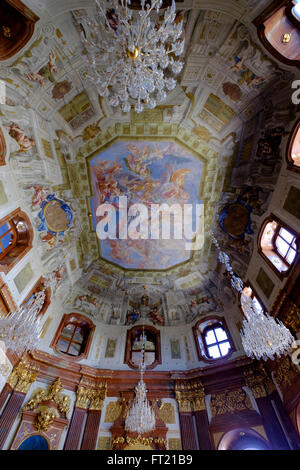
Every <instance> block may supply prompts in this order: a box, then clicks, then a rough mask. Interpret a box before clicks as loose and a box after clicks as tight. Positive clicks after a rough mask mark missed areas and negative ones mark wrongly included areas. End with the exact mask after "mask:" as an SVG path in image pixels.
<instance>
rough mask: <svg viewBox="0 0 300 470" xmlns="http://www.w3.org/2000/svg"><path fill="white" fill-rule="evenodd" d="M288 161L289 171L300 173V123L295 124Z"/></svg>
mask: <svg viewBox="0 0 300 470" xmlns="http://www.w3.org/2000/svg"><path fill="white" fill-rule="evenodd" d="M286 159H287V163H288V164H287V167H288V169H289V170H293V171H296V172H297V173H298V172H299V173H300V121H298V122H297V123H296V124H295V126H294V128H293V130H292V132H291V135H290V138H289V142H288V146H287V154H286Z"/></svg>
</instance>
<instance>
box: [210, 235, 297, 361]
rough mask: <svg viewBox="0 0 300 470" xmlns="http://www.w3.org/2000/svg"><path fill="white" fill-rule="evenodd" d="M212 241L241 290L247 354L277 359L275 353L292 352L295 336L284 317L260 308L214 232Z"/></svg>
mask: <svg viewBox="0 0 300 470" xmlns="http://www.w3.org/2000/svg"><path fill="white" fill-rule="evenodd" d="M212 241H213V243H214V245H215V246H216V248H217V250H218V252H219V261H220V262H221V263H222V264H225V268H226V271H227V272H228V273H229V274H230V278H231V279H230V280H231V285H232V287H233V288H234V289H235V290H237V291H238V292H240V294H241V307H242V310H243V312H244V315H245V317H246V318H245V319H244V320H243V323H242V329H241V331H240V334H241V338H242V344H243V348H244V350H245V353H246V354H247V356H249V357H251V358H252V359H258V360H259V359H263V360H265V361H266V360H267V359H268V358H269V359H272V360H274V359H275V355H277V356H278V357H280V356H281V355H286V354H288V353H289V352H291V350H292V343H293V342H294V338H293V336H292V334H291V332H290V330H288V329H287V328H286V327H285V326H284V324H283V323H282V322H281V321H278V320H277V319H275V318H273V317H271V316H270V315H269V314H268V313H264V312H263V311H262V310H259V309H258V307H257V306H256V305H255V303H254V302H253V299H252V298H251V297H250V296H247V295H246V294H245V293H244V292H243V287H244V285H243V281H242V280H241V279H240V278H239V277H237V276H235V274H234V272H233V269H232V267H231V265H230V259H229V256H228V255H227V254H226V253H225V252H224V251H221V248H220V245H219V243H218V241H217V240H216V238H215V237H214V236H212Z"/></svg>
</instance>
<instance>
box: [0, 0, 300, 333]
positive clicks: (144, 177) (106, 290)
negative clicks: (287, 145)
mask: <svg viewBox="0 0 300 470" xmlns="http://www.w3.org/2000/svg"><path fill="white" fill-rule="evenodd" d="M268 3H269V2H268V1H267V0H229V1H226V2H225V1H221V0H214V1H211V2H205V1H200V0H185V1H182V2H176V4H177V8H178V10H180V11H181V12H182V15H183V17H184V35H185V51H184V63H185V66H184V68H183V71H182V72H181V74H180V77H179V80H178V85H177V86H176V88H175V89H174V90H173V91H172V92H170V93H169V94H168V97H167V100H166V101H165V102H164V103H163V104H162V105H160V106H158V107H156V108H155V109H148V110H146V111H144V112H143V113H141V114H137V113H135V111H134V110H133V109H132V110H131V112H130V113H122V112H121V110H120V109H118V108H117V109H115V108H112V107H111V106H109V104H108V103H107V101H106V100H105V99H102V98H101V97H100V96H99V93H98V91H97V88H96V86H95V84H94V83H92V82H91V81H89V80H88V78H87V72H88V67H87V64H86V62H85V55H86V53H85V50H84V47H83V45H82V42H81V40H80V34H81V31H82V30H81V25H80V22H81V20H82V18H83V17H84V16H85V15H87V14H88V15H91V16H93V14H94V3H93V2H92V1H88V0H82V1H80V2H78V1H75V0H68V1H64V2H60V1H53V0H43V1H40V2H36V1H35V0H27V1H26V5H27V6H28V7H29V8H31V9H32V10H33V11H34V12H35V14H36V15H37V16H38V17H39V18H40V20H39V21H37V23H36V25H35V29H34V33H33V35H32V37H31V39H30V41H29V42H28V43H27V44H26V46H25V47H24V48H23V49H21V51H20V53H18V54H17V55H16V56H14V57H11V58H9V59H8V60H5V61H1V63H0V79H1V80H3V81H4V83H5V86H6V100H5V103H4V104H2V105H1V110H0V111H1V115H0V119H1V122H0V131H2V132H3V135H4V136H5V139H6V142H7V143H8V144H9V145H10V146H11V149H12V148H13V152H12V153H11V155H10V157H9V159H10V163H11V166H12V168H13V169H14V170H15V172H16V174H17V177H18V181H19V182H20V187H21V188H22V189H24V194H25V198H24V200H25V202H26V204H28V207H29V209H30V211H31V212H32V214H33V217H34V220H35V221H36V227H37V230H38V227H39V226H40V224H41V219H40V218H39V217H38V213H39V212H40V211H41V209H42V208H43V207H42V206H43V203H44V202H45V200H46V197H48V196H49V195H51V194H52V195H54V196H53V197H55V198H56V199H57V200H58V201H60V200H63V201H64V202H65V203H66V204H67V205H68V207H70V210H71V211H72V214H73V219H74V220H73V224H72V226H70V227H67V230H66V233H65V235H64V236H63V235H61V236H60V237H58V236H57V237H56V236H54V235H55V234H54V235H53V233H52V232H53V231H52V232H51V231H46V230H44V232H43V233H42V236H43V238H42V240H41V243H43V244H42V245H41V248H39V249H40V250H41V253H42V257H43V260H45V264H46V263H48V265H50V264H51V263H52V264H53V266H54V259H55V258H56V259H58V258H60V256H61V253H62V251H60V250H62V249H65V248H66V247H67V248H68V250H69V251H71V246H72V247H73V248H74V247H75V248H76V252H77V259H78V260H79V263H80V266H81V267H83V268H84V274H83V277H82V279H81V280H80V282H79V283H78V285H76V286H75V287H74V288H73V291H72V293H71V294H70V296H69V298H68V302H69V304H71V305H80V302H87V303H86V304H85V308H86V309H87V310H88V309H93V308H94V307H95V304H97V305H98V306H99V305H102V306H103V308H102V307H101V309H100V310H99V308H98V309H97V312H98V313H97V315H98V317H99V318H98V319H101V320H102V321H105V322H112V323H113V322H115V323H118V322H122V323H123V324H124V323H125V322H126V309H127V307H128V305H129V303H128V302H131V303H132V306H133V305H136V306H138V305H139V303H140V299H141V296H142V292H143V286H146V287H147V292H148V293H149V296H150V293H152V294H151V295H152V296H153V300H151V302H150V304H151V306H153V305H154V304H158V303H159V309H161V310H162V311H164V312H165V317H164V318H165V320H164V321H165V324H177V323H180V322H183V321H190V320H191V319H192V318H194V316H193V315H196V314H199V311H202V310H203V311H205V309H207V308H208V309H211V308H212V306H213V305H214V308H217V306H216V305H217V303H218V305H219V307H220V305H221V301H220V298H219V297H220V296H219V294H218V293H220V292H222V295H223V294H224V295H226V292H227V291H226V289H228V286H227V284H226V279H224V276H223V277H222V275H221V274H220V273H216V271H214V269H215V262H214V253H213V251H212V249H211V242H210V236H209V232H210V230H211V229H212V228H213V229H214V230H215V232H217V236H218V238H219V239H220V240H221V243H222V244H223V245H224V246H225V247H226V248H227V249H228V250H229V251H230V252H231V253H232V256H233V264H234V269H236V270H237V272H239V274H242V271H243V270H244V271H245V266H246V264H247V262H249V259H250V256H251V253H252V250H253V245H254V234H255V229H256V223H257V221H258V219H259V217H260V216H261V214H263V213H264V212H265V211H266V208H267V205H268V201H269V195H270V193H271V192H272V190H273V188H274V185H275V183H276V178H277V176H278V174H279V171H280V159H281V155H280V154H279V153H278V152H277V153H278V154H277V153H276V151H277V150H276V149H275V148H274V149H272V150H274V152H273V157H272V158H273V160H272V161H270V162H269V164H266V162H265V161H264V162H262V157H261V156H262V154H260V153H259V151H257V153H256V152H255V146H256V144H258V141H259V139H261V140H264V141H265V142H270V139H271V138H272V139H273V137H274V136H275V137H276V139H277V140H276V142H275V144H276V146H277V147H278V148H279V145H280V142H281V138H282V137H283V136H284V129H281V130H278V129H277V130H276V129H275V125H274V124H273V123H272V116H273V115H277V116H280V118H281V119H282V121H283V122H284V123H286V124H288V123H289V122H290V120H291V119H292V118H293V116H291V115H290V114H289V113H290V111H288V110H287V108H288V107H287V105H286V104H285V101H284V100H285V97H284V96H283V97H282V101H280V100H279V101H278V102H276V103H275V102H273V101H272V100H273V96H275V95H276V93H278V91H281V90H283V89H285V88H286V87H287V86H289V84H290V83H291V81H292V80H293V77H294V69H293V68H292V67H289V66H282V65H281V64H279V63H278V62H275V61H274V60H273V59H272V57H271V56H270V55H269V54H266V52H265V51H264V50H263V49H262V47H261V45H260V44H259V40H258V38H257V35H256V29H255V27H254V25H253V24H252V21H253V19H254V18H255V17H256V16H257V15H258V14H259V13H260V12H261V11H262V10H263V9H264V8H265V6H266V5H267V4H268ZM37 4H38V5H37ZM0 135H1V132H0ZM273 140H274V139H273ZM275 144H274V145H275ZM275 150H276V151H275ZM4 153H5V152H4ZM4 153H3V155H2V157H3V158H7V159H8V156H7V155H6V157H5V154H4ZM24 175H25V176H24ZM253 175H254V176H253ZM251 178H252V179H251ZM256 185H257V186H256ZM119 195H126V196H128V199H129V201H130V202H131V203H132V202H134V203H141V202H142V203H144V204H146V206H147V207H148V206H149V205H150V204H151V203H157V204H161V203H169V204H173V203H180V204H183V203H193V204H195V203H197V202H200V201H202V202H203V203H204V229H205V230H204V234H205V238H204V245H203V248H202V249H201V250H198V251H193V252H190V251H189V250H185V249H184V248H185V247H184V246H183V245H184V240H183V241H180V240H139V241H136V240H134V241H132V240H102V241H99V239H98V237H97V234H96V231H95V229H96V225H97V222H99V219H97V217H96V209H97V206H98V205H99V204H100V203H112V204H115V203H116V198H117V196H119ZM54 217H55V216H54ZM129 221H130V220H129ZM45 242H46V243H45ZM45 247H46V248H45ZM219 274H220V276H219ZM218 276H219V278H218V279H216V278H217V277H218ZM136 288H138V289H139V290H138V292H136V291H135V290H134V289H136ZM87 292H88V294H87ZM174 292H175V293H176V295H175V294H174ZM228 292H230V289H229V290H228ZM116 293H118V298H117V299H116ZM84 295H88V296H92V297H93V296H94V297H95V298H92V297H89V299H85V300H84V299H81V300H80V299H79V297H78V296H81V297H82V296H84ZM228 295H229V294H228ZM205 298H206V299H209V298H211V299H212V300H210V301H208V302H207V301H206V300H205V301H203V302H202V301H201V299H205ZM124 299H125V300H124ZM197 299H198V300H197ZM199 299H200V300H199ZM192 300H194V304H193V306H192V307H191V306H190V304H191V302H192ZM123 301H124V303H123ZM195 302H196V304H195ZM87 304H89V306H87ZM112 304H113V305H114V309H113V312H114V313H113V315H112V317H111V316H110V315H111V308H112ZM93 305H94V307H93ZM130 305H131V304H130ZM176 305H181V307H180V308H181V310H180V312H179V313H178V318H177V317H176V315H177V313H176V312H175V310H176V309H175V306H176ZM104 307H105V308H104ZM193 309H194V310H193ZM108 311H109V312H110V314H108V313H107V312H108ZM193 311H194V313H193ZM99 312H100V313H99ZM118 312H119V313H118ZM174 312H175V313H174ZM197 312H198V313H197ZM101 315H102V316H101ZM100 317H101V318H100Z"/></svg>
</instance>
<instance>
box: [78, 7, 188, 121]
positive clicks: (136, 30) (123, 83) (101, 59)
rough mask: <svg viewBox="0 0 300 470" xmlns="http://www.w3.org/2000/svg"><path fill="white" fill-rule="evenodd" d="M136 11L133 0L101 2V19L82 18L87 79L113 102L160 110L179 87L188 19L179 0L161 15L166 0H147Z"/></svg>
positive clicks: (124, 107) (98, 15)
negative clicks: (182, 17) (184, 26)
mask: <svg viewBox="0 0 300 470" xmlns="http://www.w3.org/2000/svg"><path fill="white" fill-rule="evenodd" d="M140 3H141V8H140V10H139V11H134V10H132V9H131V8H130V4H131V2H130V0H109V1H106V0H104V1H103V0H102V1H99V0H96V15H95V18H89V17H85V18H83V19H82V20H81V24H82V28H83V31H82V34H81V38H82V41H83V43H84V46H85V49H86V53H87V58H88V63H89V68H90V70H89V73H88V74H87V76H86V77H87V78H88V79H90V80H91V81H92V82H93V83H95V84H96V85H97V88H98V92H99V94H100V95H101V96H102V97H104V98H107V100H108V103H109V104H110V105H111V106H113V107H117V106H120V107H121V109H122V111H123V112H124V113H128V112H129V111H130V109H131V105H134V109H135V111H136V112H137V113H141V112H142V111H143V110H144V108H150V109H151V108H155V107H156V105H157V104H160V103H162V102H164V101H165V100H166V97H167V92H168V91H170V90H173V89H174V88H175V87H176V84H177V80H176V79H175V78H174V77H173V75H178V74H179V73H180V72H181V70H182V67H183V62H182V61H180V60H176V58H177V57H179V56H181V55H182V53H183V50H184V40H182V39H181V36H182V24H183V21H182V20H177V17H176V7H175V1H174V0H172V6H171V7H169V8H167V9H166V10H165V11H164V15H163V17H162V18H159V16H158V14H159V10H160V8H161V6H162V3H163V2H162V0H148V1H145V0H141V2H140Z"/></svg>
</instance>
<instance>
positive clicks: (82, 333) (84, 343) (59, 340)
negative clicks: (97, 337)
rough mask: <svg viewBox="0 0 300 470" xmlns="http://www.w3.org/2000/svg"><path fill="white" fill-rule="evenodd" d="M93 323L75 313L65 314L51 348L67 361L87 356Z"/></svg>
mask: <svg viewBox="0 0 300 470" xmlns="http://www.w3.org/2000/svg"><path fill="white" fill-rule="evenodd" d="M94 330H95V325H94V323H93V322H92V321H91V320H90V319H89V318H86V317H85V316H83V315H80V314H77V313H70V314H69V315H67V314H65V315H64V316H63V318H62V320H61V322H60V325H59V327H58V330H57V332H56V335H55V337H54V338H53V341H52V343H51V347H52V348H53V349H54V350H55V351H56V352H58V353H60V354H64V355H66V356H67V357H68V358H69V359H73V360H74V359H75V360H78V359H83V358H86V357H87V356H88V353H89V349H90V346H91V341H92V336H93V332H94Z"/></svg>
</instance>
